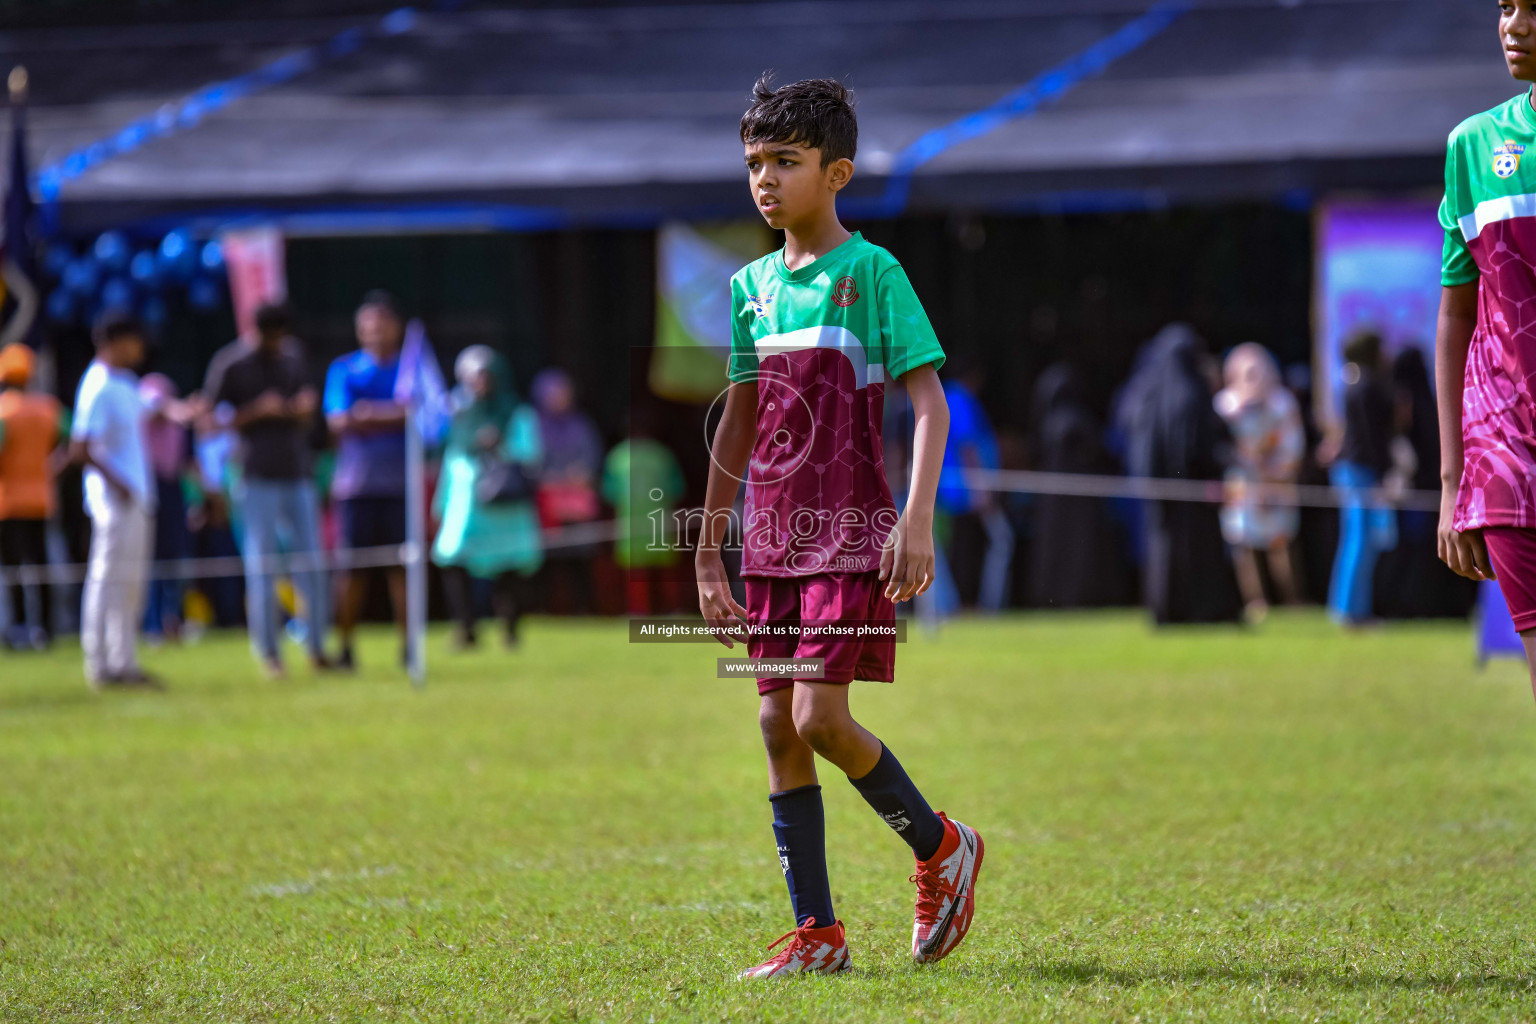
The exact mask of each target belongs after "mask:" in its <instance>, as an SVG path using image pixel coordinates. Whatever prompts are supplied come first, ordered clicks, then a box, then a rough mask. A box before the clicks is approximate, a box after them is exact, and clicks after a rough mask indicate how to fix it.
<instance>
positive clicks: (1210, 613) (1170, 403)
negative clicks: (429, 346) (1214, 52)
mask: <svg viewBox="0 0 1536 1024" xmlns="http://www.w3.org/2000/svg"><path fill="white" fill-rule="evenodd" d="M1149 346H1150V348H1149V351H1148V352H1147V353H1146V356H1145V358H1144V359H1142V360H1140V362H1141V368H1140V369H1139V370H1138V371H1137V372H1136V375H1135V376H1134V377H1133V378H1132V379H1131V381H1130V382H1129V383H1128V384H1127V385H1126V390H1125V392H1124V394H1123V396H1122V399H1121V408H1122V412H1123V416H1124V421H1123V423H1122V425H1121V426H1122V431H1123V433H1124V436H1125V438H1126V442H1127V446H1128V459H1127V461H1128V463H1129V469H1130V471H1131V473H1132V474H1133V475H1134V476H1139V477H1154V478H1159V479H1169V480H1219V479H1220V478H1221V476H1222V472H1223V469H1224V466H1223V461H1224V454H1225V452H1224V449H1226V448H1227V447H1229V446H1230V438H1229V437H1228V434H1227V428H1226V424H1225V423H1223V422H1222V420H1221V417H1220V416H1218V415H1217V414H1216V410H1215V408H1214V407H1213V406H1212V398H1213V395H1212V389H1211V386H1210V382H1209V380H1208V379H1207V378H1206V376H1205V374H1204V368H1203V356H1204V343H1203V342H1202V341H1201V340H1200V338H1199V336H1198V335H1196V334H1195V332H1194V330H1193V329H1192V328H1190V327H1189V326H1188V325H1186V324H1170V325H1169V326H1167V327H1165V328H1163V329H1162V330H1161V331H1160V332H1158V334H1157V336H1156V337H1155V338H1153V339H1152V341H1151V342H1150V343H1149ZM1146 532H1147V565H1146V602H1147V606H1148V608H1149V609H1150V610H1151V612H1152V617H1153V620H1154V621H1155V622H1157V623H1158V624H1159V625H1162V624H1167V623H1182V622H1235V621H1237V619H1238V618H1239V617H1240V615H1241V612H1242V603H1241V599H1240V598H1239V596H1238V593H1237V581H1236V580H1235V579H1234V578H1233V575H1232V562H1231V559H1230V557H1229V556H1228V553H1227V548H1226V545H1225V544H1223V543H1222V539H1221V521H1220V516H1219V515H1218V513H1217V509H1216V507H1215V506H1214V505H1211V504H1208V503H1206V502H1203V501H1149V502H1147V520H1146Z"/></svg>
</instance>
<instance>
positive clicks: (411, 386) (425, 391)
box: [395, 320, 449, 447]
mask: <svg viewBox="0 0 1536 1024" xmlns="http://www.w3.org/2000/svg"><path fill="white" fill-rule="evenodd" d="M395 401H396V402H399V403H400V404H401V405H404V406H408V407H410V409H411V410H412V411H414V412H415V414H416V422H417V423H418V424H419V425H420V427H421V438H422V440H423V441H424V442H425V443H426V444H427V445H428V446H429V447H430V446H435V445H438V444H440V443H442V440H443V436H444V435H445V434H447V432H448V417H449V406H448V388H447V386H446V385H445V384H444V383H443V371H442V368H441V367H440V366H438V363H437V353H436V352H434V351H433V350H432V342H431V340H430V339H428V338H427V329H426V327H425V326H424V325H423V324H422V322H421V321H420V320H412V321H411V322H410V323H408V324H406V325H405V342H404V344H403V345H402V346H401V349H400V373H399V376H397V377H396V378H395Z"/></svg>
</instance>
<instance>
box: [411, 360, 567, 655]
mask: <svg viewBox="0 0 1536 1024" xmlns="http://www.w3.org/2000/svg"><path fill="white" fill-rule="evenodd" d="M453 372H454V376H455V377H456V378H457V379H458V387H456V388H455V389H454V392H453V401H454V413H453V420H452V421H451V423H450V425H449V427H448V442H447V446H446V447H445V449H444V451H443V470H442V475H441V476H440V477H439V479H438V482H437V497H436V510H437V515H438V519H439V521H440V523H441V525H440V526H439V527H438V530H437V541H436V543H435V544H433V546H432V561H433V562H435V563H436V564H437V565H438V566H440V567H441V568H442V570H443V589H444V591H445V593H446V595H447V597H448V603H449V606H450V608H451V609H452V611H453V616H454V618H455V619H456V620H457V622H458V624H459V625H458V630H457V632H456V634H455V642H456V643H457V645H458V646H460V647H468V646H472V645H473V644H474V643H475V641H476V637H475V618H476V616H475V588H474V583H473V579H485V580H494V581H495V586H494V589H493V591H492V593H493V595H494V606H495V609H496V614H497V615H498V616H499V617H500V618H501V619H502V620H503V621H504V622H505V623H506V627H507V643H508V644H513V643H516V642H517V623H518V619H519V618H520V617H521V615H522V613H523V610H524V609H525V607H526V605H527V603H528V600H527V589H528V588H527V582H526V581H527V579H528V577H530V576H532V575H533V574H534V573H535V572H537V571H538V569H539V566H540V565H542V564H543V562H544V549H543V545H542V543H541V539H542V538H541V535H540V532H539V516H538V511H537V509H536V508H535V506H534V491H533V481H534V479H535V477H536V475H537V472H538V467H539V461H540V460H541V459H542V457H543V451H542V448H543V446H542V444H541V443H540V439H539V414H538V412H537V411H535V410H534V408H533V407H532V406H529V405H525V404H523V403H522V402H519V401H518V399H517V394H516V392H514V391H513V390H512V380H511V370H510V368H509V367H508V366H507V361H506V360H505V359H503V358H502V357H501V355H500V354H499V353H497V352H496V351H495V350H494V349H491V348H489V347H487V346H485V345H472V346H470V347H469V348H467V349H465V350H464V351H463V352H462V353H460V354H459V358H458V360H457V361H455V363H454V366H453ZM472 578H473V579H472Z"/></svg>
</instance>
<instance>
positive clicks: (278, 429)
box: [210, 305, 330, 677]
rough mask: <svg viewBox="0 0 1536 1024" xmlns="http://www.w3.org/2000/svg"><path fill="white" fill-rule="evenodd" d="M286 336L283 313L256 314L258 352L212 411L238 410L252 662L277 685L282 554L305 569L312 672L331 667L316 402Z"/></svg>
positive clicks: (239, 363) (298, 579) (234, 364)
mask: <svg viewBox="0 0 1536 1024" xmlns="http://www.w3.org/2000/svg"><path fill="white" fill-rule="evenodd" d="M288 327H289V321H288V311H287V309H286V308H285V307H283V306H281V305H266V306H263V307H261V308H260V309H258V310H257V311H256V331H257V338H256V345H255V347H254V348H252V349H251V350H250V351H249V352H247V353H245V354H244V355H241V356H239V357H238V358H236V359H234V360H233V361H231V362H230V363H229V364H228V365H227V366H226V367H225V368H224V372H223V374H222V376H221V378H220V380H219V382H218V391H217V392H216V393H214V394H213V395H211V396H210V399H211V401H212V402H213V403H214V404H215V405H228V406H230V407H231V408H232V409H233V410H234V419H233V423H232V425H233V427H234V429H235V430H236V431H237V432H238V434H239V436H240V447H239V452H240V456H239V457H240V461H241V463H242V468H243V473H242V475H241V481H240V484H239V487H238V489H237V490H236V492H235V499H236V501H237V502H238V503H239V505H240V509H241V511H242V513H243V518H244V521H245V543H244V551H243V554H244V556H245V594H246V618H247V620H248V623H249V626H250V631H251V646H252V648H253V649H254V651H255V653H256V657H257V658H258V659H259V660H260V661H261V663H262V666H263V667H264V668H265V669H266V670H267V672H268V674H269V675H272V676H274V677H279V676H281V675H282V674H283V662H282V657H281V655H280V654H279V652H278V631H279V628H278V627H279V623H278V616H277V596H276V594H275V592H274V586H273V584H274V582H275V578H276V573H275V572H274V566H273V564H272V562H273V560H274V558H275V557H276V556H278V555H279V554H280V553H281V551H282V550H283V549H284V548H286V550H287V551H288V552H289V553H290V554H291V555H293V556H295V557H296V558H298V559H299V560H300V565H299V567H298V568H297V570H296V571H294V572H292V573H290V574H289V575H290V576H291V577H292V578H293V581H294V583H295V585H296V586H297V588H298V591H299V596H300V598H301V600H302V601H303V603H304V609H303V618H304V622H305V625H306V630H305V640H306V642H307V644H308V646H309V657H310V662H311V664H313V665H314V666H315V667H316V668H326V667H328V665H329V662H327V660H326V658H325V653H324V652H325V648H324V644H325V634H326V630H327V629H328V628H329V622H330V611H329V608H328V599H327V594H326V588H325V583H324V572H323V570H322V569H321V567H320V565H319V559H320V557H321V547H320V512H319V501H318V499H317V498H316V495H315V485H314V481H313V480H312V479H311V476H310V459H309V430H310V426H311V424H312V422H313V420H314V416H315V411H316V409H317V408H318V407H319V396H318V394H317V392H316V391H315V388H314V387H313V386H312V385H311V384H310V381H309V371H308V368H307V367H306V365H305V363H304V360H303V358H302V356H300V355H299V354H298V346H297V345H296V344H294V343H293V342H292V341H291V339H290V338H289V334H288ZM285 541H286V543H283V542H285Z"/></svg>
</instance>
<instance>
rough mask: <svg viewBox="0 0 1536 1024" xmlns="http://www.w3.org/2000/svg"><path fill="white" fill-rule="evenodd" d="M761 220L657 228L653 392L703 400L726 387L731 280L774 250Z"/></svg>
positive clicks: (683, 399)
mask: <svg viewBox="0 0 1536 1024" xmlns="http://www.w3.org/2000/svg"><path fill="white" fill-rule="evenodd" d="M773 243H774V239H773V235H772V233H771V232H770V231H769V230H768V229H767V227H766V225H764V224H763V223H762V221H740V222H733V223H729V224H711V225H693V224H677V223H674V224H663V225H662V226H661V230H659V231H658V232H657V233H656V349H655V351H654V352H653V353H652V355H651V368H650V385H651V392H652V393H653V394H655V395H656V396H657V397H659V398H665V399H668V400H670V401H674V402H707V401H709V400H710V399H712V398H714V397H715V396H716V395H718V394H719V393H720V390H721V389H722V388H724V387H725V384H726V378H725V370H726V358H727V357H728V356H729V354H730V351H731V275H733V274H735V273H736V271H738V270H740V269H741V268H742V267H743V266H744V265H746V264H747V263H750V262H752V261H753V260H755V259H757V258H758V257H759V256H762V255H763V254H764V253H766V252H769V251H770V250H772V248H773Z"/></svg>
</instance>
